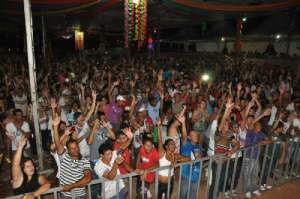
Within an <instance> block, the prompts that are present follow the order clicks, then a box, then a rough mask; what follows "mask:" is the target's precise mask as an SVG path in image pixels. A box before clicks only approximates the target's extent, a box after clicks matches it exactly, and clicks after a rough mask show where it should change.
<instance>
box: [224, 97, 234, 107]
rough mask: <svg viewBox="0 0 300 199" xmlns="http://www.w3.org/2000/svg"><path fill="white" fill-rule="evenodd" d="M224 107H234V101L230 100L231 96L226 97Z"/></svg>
mask: <svg viewBox="0 0 300 199" xmlns="http://www.w3.org/2000/svg"><path fill="white" fill-rule="evenodd" d="M225 107H226V109H231V108H233V107H234V103H233V102H232V98H228V99H227V102H226V104H225Z"/></svg>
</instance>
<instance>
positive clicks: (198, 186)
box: [196, 160, 203, 198]
mask: <svg viewBox="0 0 300 199" xmlns="http://www.w3.org/2000/svg"><path fill="white" fill-rule="evenodd" d="M202 167H203V161H202V160H201V161H200V171H199V179H198V184H197V194H196V197H197V198H200V196H199V190H200V184H201V175H202Z"/></svg>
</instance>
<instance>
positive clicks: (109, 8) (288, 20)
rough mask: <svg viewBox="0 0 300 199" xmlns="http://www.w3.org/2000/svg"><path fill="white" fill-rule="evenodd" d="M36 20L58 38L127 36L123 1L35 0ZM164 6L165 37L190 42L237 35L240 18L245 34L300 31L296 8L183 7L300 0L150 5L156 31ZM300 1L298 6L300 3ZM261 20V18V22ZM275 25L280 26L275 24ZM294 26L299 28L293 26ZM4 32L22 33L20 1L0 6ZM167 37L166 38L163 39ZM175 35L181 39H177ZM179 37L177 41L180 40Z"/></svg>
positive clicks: (172, 0) (152, 0) (153, 0)
mask: <svg viewBox="0 0 300 199" xmlns="http://www.w3.org/2000/svg"><path fill="white" fill-rule="evenodd" d="M31 1H32V4H33V5H32V10H33V13H34V15H35V17H34V25H35V26H36V27H39V26H40V18H41V17H40V16H41V15H46V21H47V28H48V31H49V32H51V33H52V34H53V35H55V36H59V35H61V34H64V33H65V32H68V31H70V30H72V28H73V27H75V26H80V27H81V29H83V30H85V31H88V33H90V34H100V33H103V32H115V33H119V34H122V32H123V19H124V18H123V1H120V0H31ZM158 2H161V7H160V9H159V10H160V16H161V28H162V30H166V31H167V30H172V31H171V32H169V31H167V32H168V34H165V36H166V37H168V36H171V35H175V37H180V35H181V36H182V37H186V36H188V35H189V34H188V33H190V32H194V34H196V35H195V36H193V37H197V35H198V37H199V36H216V35H218V34H222V35H223V34H225V35H226V34H234V29H235V26H234V20H235V18H237V17H239V16H240V17H248V18H249V20H248V21H247V23H248V24H247V27H245V28H244V29H245V34H247V33H253V32H257V31H258V32H259V33H267V34H269V33H270V32H283V31H287V30H292V31H296V32H299V27H298V26H295V25H294V24H295V23H296V24H300V19H299V18H300V17H299V10H298V7H296V6H292V7H290V8H285V9H279V10H276V11H268V12H255V13H252V12H222V11H217V12H212V11H209V10H205V9H196V8H195V7H189V6H186V5H182V4H180V2H192V3H195V4H197V5H198V4H199V3H200V4H199V5H202V4H201V3H203V4H209V5H225V6H228V5H233V6H248V5H255V6H258V5H271V4H274V3H275V4H276V3H285V2H296V3H295V5H297V4H300V1H297V0H242V1H241V0H184V1H183V0H148V3H149V6H148V13H149V14H148V17H149V19H148V27H150V28H154V27H156V26H157V23H156V21H157V13H156V11H157V4H158ZM297 2H298V3H297ZM262 16H263V17H262ZM273 20H276V22H277V23H278V24H281V25H278V26H274V25H273V23H274V21H273ZM294 26H295V27H294ZM0 31H2V32H3V31H10V32H13V31H17V32H23V31H24V17H23V4H22V0H1V1H0ZM163 35H164V34H163ZM176 35H177V36H176ZM178 35H179V36H178Z"/></svg>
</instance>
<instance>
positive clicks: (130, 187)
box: [129, 176, 132, 198]
mask: <svg viewBox="0 0 300 199" xmlns="http://www.w3.org/2000/svg"><path fill="white" fill-rule="evenodd" d="M129 198H132V176H130V177H129Z"/></svg>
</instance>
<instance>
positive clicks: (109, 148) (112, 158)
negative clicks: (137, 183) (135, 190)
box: [94, 140, 129, 199]
mask: <svg viewBox="0 0 300 199" xmlns="http://www.w3.org/2000/svg"><path fill="white" fill-rule="evenodd" d="M99 154H100V158H99V160H98V161H97V163H96V165H95V168H94V171H95V172H96V174H97V175H98V177H99V178H100V179H107V180H108V181H106V182H105V185H104V193H105V196H103V197H104V198H107V199H117V198H119V199H125V191H124V188H125V185H124V182H123V180H122V179H120V180H118V182H117V180H114V178H115V177H116V176H117V175H120V170H119V166H120V165H124V166H125V167H127V166H129V165H127V163H126V162H125V161H124V159H123V157H122V155H120V154H119V155H118V153H117V151H116V150H114V149H113V143H112V142H111V141H110V140H107V141H105V142H104V143H103V144H102V145H101V146H100V147H99ZM117 184H119V185H118V186H119V187H117Z"/></svg>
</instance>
